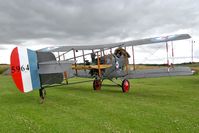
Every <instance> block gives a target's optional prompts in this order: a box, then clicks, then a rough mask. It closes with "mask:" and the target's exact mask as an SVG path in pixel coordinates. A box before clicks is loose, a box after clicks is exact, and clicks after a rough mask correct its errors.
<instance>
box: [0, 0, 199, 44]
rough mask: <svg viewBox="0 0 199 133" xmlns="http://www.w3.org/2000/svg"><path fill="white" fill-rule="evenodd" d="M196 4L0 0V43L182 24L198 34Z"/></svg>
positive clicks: (81, 38)
mask: <svg viewBox="0 0 199 133" xmlns="http://www.w3.org/2000/svg"><path fill="white" fill-rule="evenodd" d="M197 5H199V1H196V0H175V1H173V0H168V1H160V0H139V1H130V0H109V1H100V0H85V1H82V0H67V1H66V0H40V1H35V0H29V1H27V0H9V1H4V0H0V25H1V26H0V44H5V43H20V42H21V43H23V42H25V41H28V40H37V41H38V42H39V41H40V40H45V43H48V40H51V41H49V43H54V44H61V43H67V42H68V43H87V42H90V43H92V42H93V43H105V42H112V41H118V40H123V39H126V38H132V39H138V38H143V37H152V36H157V35H160V34H164V33H173V32H176V31H178V30H186V29H188V30H191V32H192V33H194V34H195V35H197V36H199V33H198V31H197V28H199V26H198V22H199V17H198V16H199V10H198V9H197V8H198V7H197ZM41 42H43V41H41Z"/></svg>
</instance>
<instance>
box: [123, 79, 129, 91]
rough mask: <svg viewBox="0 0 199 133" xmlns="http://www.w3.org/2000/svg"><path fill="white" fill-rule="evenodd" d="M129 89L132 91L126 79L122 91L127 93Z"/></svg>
mask: <svg viewBox="0 0 199 133" xmlns="http://www.w3.org/2000/svg"><path fill="white" fill-rule="evenodd" d="M129 89H130V82H129V81H128V80H127V79H124V80H123V81H122V91H123V92H124V93H125V92H128V91H129Z"/></svg>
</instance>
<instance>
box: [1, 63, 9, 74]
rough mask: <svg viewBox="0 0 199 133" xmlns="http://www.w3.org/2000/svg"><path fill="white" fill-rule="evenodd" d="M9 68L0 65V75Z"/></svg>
mask: <svg viewBox="0 0 199 133" xmlns="http://www.w3.org/2000/svg"><path fill="white" fill-rule="evenodd" d="M8 68H9V65H6V64H5V65H3V64H0V74H2V73H3V72H4V71H5V70H7V69H8Z"/></svg>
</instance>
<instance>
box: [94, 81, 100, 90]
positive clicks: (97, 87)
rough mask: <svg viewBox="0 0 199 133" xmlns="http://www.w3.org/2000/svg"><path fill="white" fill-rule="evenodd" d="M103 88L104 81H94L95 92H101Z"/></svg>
mask: <svg viewBox="0 0 199 133" xmlns="http://www.w3.org/2000/svg"><path fill="white" fill-rule="evenodd" d="M101 86H102V81H101V80H100V79H95V80H94V81H93V89H94V90H100V89H101Z"/></svg>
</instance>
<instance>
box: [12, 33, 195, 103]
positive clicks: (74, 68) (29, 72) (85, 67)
mask: <svg viewBox="0 0 199 133" xmlns="http://www.w3.org/2000/svg"><path fill="white" fill-rule="evenodd" d="M189 38H191V36H190V35H189V34H176V35H169V36H164V37H154V38H146V39H140V40H133V41H125V42H119V43H111V44H103V45H79V46H76V45H74V46H56V47H47V48H43V49H39V50H37V51H33V50H30V49H26V48H22V47H16V48H14V49H13V51H12V53H11V58H10V59H11V60H10V61H11V65H10V69H11V74H12V78H13V80H14V82H15V84H16V86H17V88H18V89H19V90H20V91H21V92H23V93H27V92H30V91H33V90H36V89H39V92H40V97H41V99H44V97H45V95H46V91H45V89H44V88H46V87H50V86H55V85H63V84H64V85H66V84H70V83H69V82H68V79H69V78H72V77H85V78H91V79H92V81H93V89H94V90H100V89H101V86H102V83H103V81H104V80H106V79H107V80H110V81H112V82H113V83H114V84H116V85H117V86H120V87H121V88H122V91H123V92H128V91H129V89H130V82H129V81H128V79H129V78H134V75H135V78H136V77H145V76H142V75H143V73H141V72H138V71H135V69H134V70H130V69H129V65H128V64H129V58H130V54H129V53H128V52H127V50H126V48H127V47H132V56H133V60H134V47H135V46H138V45H144V44H153V43H161V42H165V43H166V46H167V45H168V43H167V42H169V41H177V40H183V39H189ZM113 49H114V51H113ZM85 51H87V53H85ZM167 51H168V46H167ZM69 53H72V54H73V57H70V56H69ZM77 53H80V54H79V55H77ZM167 54H168V53H167ZM88 57H90V60H88V59H87V58H88ZM167 57H168V56H167ZM80 58H81V60H82V62H81V63H78V61H79V60H80ZM134 65H135V64H134ZM176 70H177V69H176ZM187 71H189V69H188V70H187ZM187 71H186V73H184V74H185V75H186V74H187ZM178 72H179V71H175V75H178V74H179V75H183V73H182V72H181V71H180V72H179V73H178ZM150 73H151V72H148V73H146V72H145V75H147V74H148V75H147V76H146V77H150V76H149V75H150ZM160 73H164V74H165V73H166V74H167V76H169V75H168V73H172V71H160ZM160 73H158V74H157V73H155V74H154V73H153V74H151V75H153V76H154V75H155V76H161V74H160ZM164 74H162V75H164ZM189 74H190V73H189ZM115 79H120V81H121V83H117V82H116V81H115Z"/></svg>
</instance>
